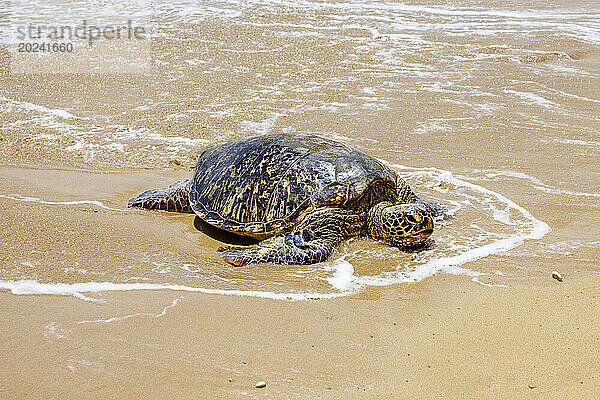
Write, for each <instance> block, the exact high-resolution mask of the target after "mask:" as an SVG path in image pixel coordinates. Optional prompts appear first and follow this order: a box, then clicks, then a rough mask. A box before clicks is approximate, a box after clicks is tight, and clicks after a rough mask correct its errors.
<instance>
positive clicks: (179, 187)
mask: <svg viewBox="0 0 600 400" xmlns="http://www.w3.org/2000/svg"><path fill="white" fill-rule="evenodd" d="M189 195H190V180H189V179H188V180H185V181H181V182H177V183H174V184H172V185H171V186H169V187H168V188H165V189H152V190H146V191H145V192H144V193H142V194H140V195H139V196H137V197H134V198H131V199H129V202H128V204H127V205H128V206H129V207H139V208H147V209H148V210H165V211H175V212H189V213H191V212H193V211H192V207H191V206H190V196H189Z"/></svg>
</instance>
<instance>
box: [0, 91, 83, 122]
mask: <svg viewBox="0 0 600 400" xmlns="http://www.w3.org/2000/svg"><path fill="white" fill-rule="evenodd" d="M0 101H6V102H9V103H11V104H14V105H16V106H18V107H20V108H23V109H25V110H29V111H37V112H41V113H45V114H52V115H55V116H57V117H60V118H64V119H69V118H75V116H74V115H73V114H71V113H70V112H68V111H65V110H61V109H58V108H48V107H44V106H40V105H37V104H33V103H27V102H25V101H17V100H13V99H9V98H8V97H4V96H2V97H0Z"/></svg>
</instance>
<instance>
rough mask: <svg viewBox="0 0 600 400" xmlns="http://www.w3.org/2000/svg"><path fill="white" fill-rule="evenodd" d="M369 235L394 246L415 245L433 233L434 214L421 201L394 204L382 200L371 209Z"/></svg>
mask: <svg viewBox="0 0 600 400" xmlns="http://www.w3.org/2000/svg"><path fill="white" fill-rule="evenodd" d="M367 229H368V234H369V237H371V238H372V239H376V240H382V241H384V242H386V243H389V244H391V245H394V246H399V247H415V246H419V245H421V244H423V243H424V242H425V240H426V239H427V238H429V236H431V234H432V233H433V216H432V215H431V212H430V211H429V210H428V209H427V207H426V206H425V205H423V204H420V203H409V204H392V203H390V202H387V201H386V202H381V203H379V204H376V205H375V206H373V208H371V210H370V211H369V217H368V221H367Z"/></svg>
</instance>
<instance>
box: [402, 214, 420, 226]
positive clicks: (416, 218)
mask: <svg viewBox="0 0 600 400" xmlns="http://www.w3.org/2000/svg"><path fill="white" fill-rule="evenodd" d="M406 219H407V220H408V222H410V223H411V224H417V223H419V222H421V220H422V219H423V217H422V216H421V215H419V214H408V215H407V216H406Z"/></svg>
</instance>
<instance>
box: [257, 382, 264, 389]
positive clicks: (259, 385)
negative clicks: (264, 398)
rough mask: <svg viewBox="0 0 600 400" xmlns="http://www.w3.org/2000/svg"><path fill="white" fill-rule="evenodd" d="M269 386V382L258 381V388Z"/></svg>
mask: <svg viewBox="0 0 600 400" xmlns="http://www.w3.org/2000/svg"><path fill="white" fill-rule="evenodd" d="M266 386H267V382H265V381H260V382H256V388H257V389H261V388H264V387H266Z"/></svg>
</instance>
